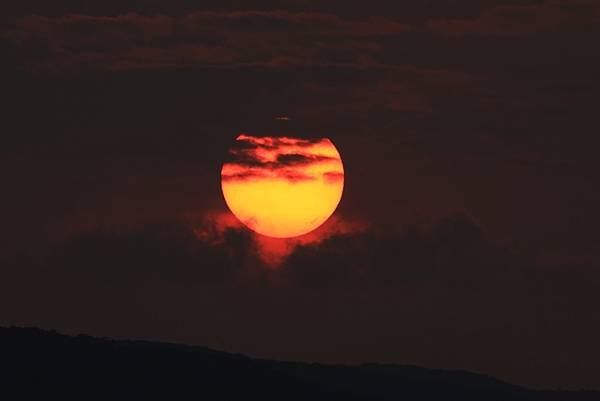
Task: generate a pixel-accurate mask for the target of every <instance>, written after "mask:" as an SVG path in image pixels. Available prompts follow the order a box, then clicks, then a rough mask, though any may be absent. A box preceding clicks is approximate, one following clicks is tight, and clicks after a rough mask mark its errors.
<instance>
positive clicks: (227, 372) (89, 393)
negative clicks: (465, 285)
mask: <svg viewBox="0 0 600 401" xmlns="http://www.w3.org/2000/svg"><path fill="white" fill-rule="evenodd" d="M0 399H6V400H15V401H17V400H145V399H162V400H192V399H193V400H227V401H231V400H242V399H243V400H247V399H256V400H261V401H265V400H278V401H288V400H290V401H293V400H311V401H314V400H327V401H334V400H369V401H375V400H411V401H416V400H457V401H458V400H461V401H462V400H465V401H467V400H469V401H470V400H473V401H483V400H484V401H500V400H523V401H525V400H532V401H546V400H547V401H551V400H556V401H569V400H574V401H578V400H581V401H584V400H586V401H587V400H600V393H598V392H584V391H580V392H569V391H538V390H531V389H527V388H523V387H519V386H515V385H511V384H508V383H505V382H502V381H499V380H496V379H494V378H492V377H489V376H484V375H479V374H474V373H468V372H463V371H444V370H430V369H424V368H419V367H415V366H401V365H388V364H386V365H383V364H364V365H355V366H343V365H321V364H309V363H296V362H278V361H270V360H260V359H252V358H248V357H245V356H242V355H237V354H229V353H226V352H219V351H214V350H210V349H207V348H202V347H190V346H185V345H176V344H168V343H159V342H149V341H115V340H110V339H101V338H94V337H90V336H86V335H79V336H76V337H71V336H66V335H62V334H58V333H56V332H54V331H44V330H40V329H35V328H14V327H13V328H0Z"/></svg>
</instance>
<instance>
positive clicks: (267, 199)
mask: <svg viewBox="0 0 600 401" xmlns="http://www.w3.org/2000/svg"><path fill="white" fill-rule="evenodd" d="M221 188H222V190H223V196H224V197H225V202H226V203H227V206H228V207H229V209H230V210H231V212H232V213H233V214H234V215H235V216H236V217H237V218H238V219H239V220H240V221H241V222H242V223H244V225H246V226H247V227H248V228H250V229H252V230H253V231H255V232H257V233H259V234H262V235H266V236H268V237H274V238H291V237H297V236H300V235H303V234H307V233H309V232H311V231H313V230H315V229H316V228H318V227H319V226H320V225H322V224H323V223H324V222H325V221H327V219H328V218H329V217H330V216H331V215H332V214H333V212H334V211H335V209H336V208H337V206H338V204H339V202H340V200H341V199H342V193H343V190H344V166H343V164H342V159H341V157H340V154H339V152H338V150H337V149H336V147H335V145H334V144H333V142H331V140H329V139H327V138H316V139H300V138H290V137H273V136H263V137H259V136H250V135H245V134H242V135H239V136H238V137H237V138H236V141H235V144H234V146H233V147H232V148H231V149H230V150H229V160H228V161H227V162H226V163H225V164H223V168H222V170H221Z"/></svg>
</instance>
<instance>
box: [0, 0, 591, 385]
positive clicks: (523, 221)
mask: <svg viewBox="0 0 600 401" xmlns="http://www.w3.org/2000/svg"><path fill="white" fill-rule="evenodd" d="M250 3H251V4H250ZM599 39H600V3H599V2H598V1H595V0H572V1H567V0H537V1H535V0H527V1H522V0H519V1H513V0H485V1H482V0H478V1H475V0H465V1H461V2H460V3H457V2H455V1H450V0H447V1H446V0H440V1H436V2H435V3H432V2H424V1H405V2H397V1H387V0H373V1H370V2H368V4H365V3H364V2H348V1H342V0H328V1H320V2H309V1H277V2H275V1H267V0H262V1H253V2H241V1H233V0H225V1H216V0H215V1H213V0H207V1H204V2H202V4H200V3H192V2H184V1H179V0H176V1H170V2H168V4H167V2H159V1H154V0H136V1H104V2H94V3H92V2H76V1H71V0H58V1H53V2H47V1H40V0H24V1H19V2H17V3H15V4H10V5H7V6H6V8H5V10H4V11H3V13H2V15H1V16H0V50H1V51H2V53H3V54H5V55H7V57H5V58H4V61H3V63H2V65H0V84H1V87H2V91H1V94H0V96H1V98H2V104H3V111H4V113H3V120H2V129H1V131H0V132H2V135H1V136H0V137H1V141H2V142H1V144H2V146H1V147H0V162H1V164H2V167H3V168H2V169H0V179H1V182H2V191H1V192H2V197H1V199H2V200H1V202H2V203H1V204H0V205H1V206H2V207H0V216H1V220H2V228H1V229H0V241H1V243H2V244H3V246H2V248H1V249H0V261H1V262H2V267H1V268H0V324H2V325H10V324H20V325H35V326H42V327H46V328H55V329H59V330H62V331H67V332H71V333H78V332H86V333H88V334H94V335H108V336H115V337H121V338H131V337H136V338H151V339H158V340H167V341H181V342H186V343H191V344H197V345H204V346H209V347H216V348H222V349H226V350H230V351H235V352H243V353H247V354H251V355H254V356H260V357H272V358H285V359H304V360H315V361H322V362H362V361H388V362H396V363H412V364H418V365H423V366H428V367H442V368H450V369H467V370H472V371H477V372H484V373H488V374H492V375H496V376H499V377H500V378H502V379H506V380H509V381H513V382H516V383H519V384H526V385H532V386H542V387H570V388H580V387H589V388H600V382H598V377H597V374H596V370H595V369H594V367H595V366H596V362H597V360H598V359H599V358H600V355H599V354H598V351H597V350H598V347H597V346H596V342H597V338H598V337H599V336H600V325H599V324H598V323H597V322H596V320H595V319H594V316H595V315H596V311H597V309H598V306H600V305H599V301H598V297H597V294H598V290H599V289H600V274H599V273H598V272H599V270H598V267H599V262H600V257H599V256H598V252H597V250H596V249H597V246H596V238H597V231H598V225H599V223H600V213H599V212H598V207H597V205H598V203H599V201H600V192H599V191H598V189H597V187H598V185H597V173H595V172H596V171H598V170H599V168H600V166H599V165H598V164H599V163H598V158H597V156H596V152H597V149H598V135H597V133H598V132H599V126H598V118H597V110H596V109H597V103H598V101H597V100H598V99H597V97H598V96H597V94H598V91H599V90H600V81H599V80H598V77H597V75H598V74H597V72H598V71H599V70H600V56H599V54H600V53H598V52H597V51H595V49H596V47H597V43H598V40H599ZM281 116H287V117H288V118H289V120H287V121H286V120H281V119H279V120H278V119H276V118H277V117H281ZM244 132H245V133H255V134H257V135H264V136H277V135H284V136H292V137H300V138H313V137H327V138H331V140H332V141H333V142H334V143H335V144H336V146H337V147H338V149H339V151H340V153H341V154H342V157H343V160H344V169H345V190H344V198H343V200H342V202H341V204H340V207H339V209H338V211H337V212H336V215H335V219H334V220H333V221H332V222H330V225H329V226H327V227H325V228H324V229H323V230H324V235H323V236H322V237H319V241H315V242H310V243H301V244H297V245H298V246H295V247H294V248H293V249H292V250H291V251H290V250H289V249H287V250H285V252H287V253H288V254H287V256H288V258H287V259H286V260H285V262H284V263H283V264H282V268H281V269H278V270H277V271H273V269H269V268H268V266H265V260H264V258H262V259H261V257H260V255H261V249H262V250H264V244H262V245H261V243H260V242H257V241H256V239H255V238H253V237H252V236H250V234H249V232H247V231H245V230H243V229H240V228H239V227H237V228H236V227H235V226H229V225H225V226H219V227H217V226H215V224H216V223H215V219H214V218H212V219H211V218H210V216H215V215H220V213H223V212H226V208H225V205H224V202H223V199H222V194H221V191H220V179H221V177H220V171H221V167H222V164H223V162H224V160H226V157H227V149H228V148H229V146H230V145H231V143H232V141H233V140H234V139H235V138H236V137H237V135H239V134H240V133H244ZM217 225H218V224H217ZM357 227H358V228H357ZM199 233H204V234H203V235H205V236H204V237H203V236H202V235H200V236H199ZM207 233H208V234H210V235H211V236H210V237H206V235H208V234H207ZM199 238H211V240H200V239H199ZM261 247H262V248H261ZM242 333H243V334H242Z"/></svg>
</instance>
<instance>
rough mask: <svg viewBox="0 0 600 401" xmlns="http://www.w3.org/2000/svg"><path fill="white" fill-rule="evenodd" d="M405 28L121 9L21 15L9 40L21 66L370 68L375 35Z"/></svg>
mask: <svg viewBox="0 0 600 401" xmlns="http://www.w3.org/2000/svg"><path fill="white" fill-rule="evenodd" d="M407 30H408V27H407V26H406V25H404V24H401V23H398V22H396V21H392V20H388V19H385V18H382V17H369V18H367V19H365V20H362V21H361V20H348V19H344V18H342V17H340V16H338V15H334V14H321V13H306V12H304V13H299V12H289V11H234V12H208V11H205V12H193V13H190V14H187V15H184V16H180V17H171V16H165V15H157V16H144V15H138V14H125V15H119V16H116V17H95V16H87V15H67V16H64V17H59V18H54V17H44V16H31V17H24V18H22V19H19V20H18V21H17V22H16V26H15V27H14V29H12V30H11V31H9V32H8V34H7V37H8V39H9V40H10V41H11V42H12V43H13V44H14V45H15V46H17V47H18V48H20V49H21V51H22V52H23V53H24V54H27V55H28V56H27V59H28V61H27V64H26V67H27V68H29V69H32V70H40V71H55V72H59V71H61V70H72V69H92V70H95V69H108V70H113V71H114V70H130V69H144V68H172V67H177V68H185V67H203V66H222V67H236V66H240V67H241V66H271V67H278V66H293V65H303V66H309V65H323V66H326V65H332V66H335V65H339V66H348V67H354V66H356V67H360V66H365V67H369V66H371V65H372V64H377V62H376V61H375V60H374V58H373V55H374V54H375V53H377V52H378V51H379V50H380V49H379V47H378V46H377V45H376V44H373V43H370V42H369V41H370V40H373V39H374V38H377V37H383V36H389V35H398V34H402V33H404V32H406V31H407Z"/></svg>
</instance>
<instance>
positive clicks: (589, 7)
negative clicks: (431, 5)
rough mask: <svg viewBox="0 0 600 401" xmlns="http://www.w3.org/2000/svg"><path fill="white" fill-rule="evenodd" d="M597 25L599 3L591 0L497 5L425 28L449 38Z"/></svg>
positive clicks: (502, 34) (519, 33) (550, 0)
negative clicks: (469, 16) (468, 16)
mask: <svg viewBox="0 0 600 401" xmlns="http://www.w3.org/2000/svg"><path fill="white" fill-rule="evenodd" d="M599 22H600V4H598V2H597V1H595V0H576V1H571V0H546V1H542V2H539V3H533V4H521V5H517V4H513V5H506V4H502V5H498V6H496V7H493V8H490V9H487V10H485V11H484V12H483V13H482V14H481V15H479V16H477V17H474V18H464V19H451V20H448V19H437V20H431V21H429V23H428V27H429V29H431V30H432V31H433V32H435V33H440V34H444V35H450V36H464V35H495V36H524V35H531V34H535V33H539V32H544V31H550V30H555V29H558V28H560V27H561V26H564V25H567V26H568V25H570V26H577V25H580V24H588V25H590V24H598V23H599Z"/></svg>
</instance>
